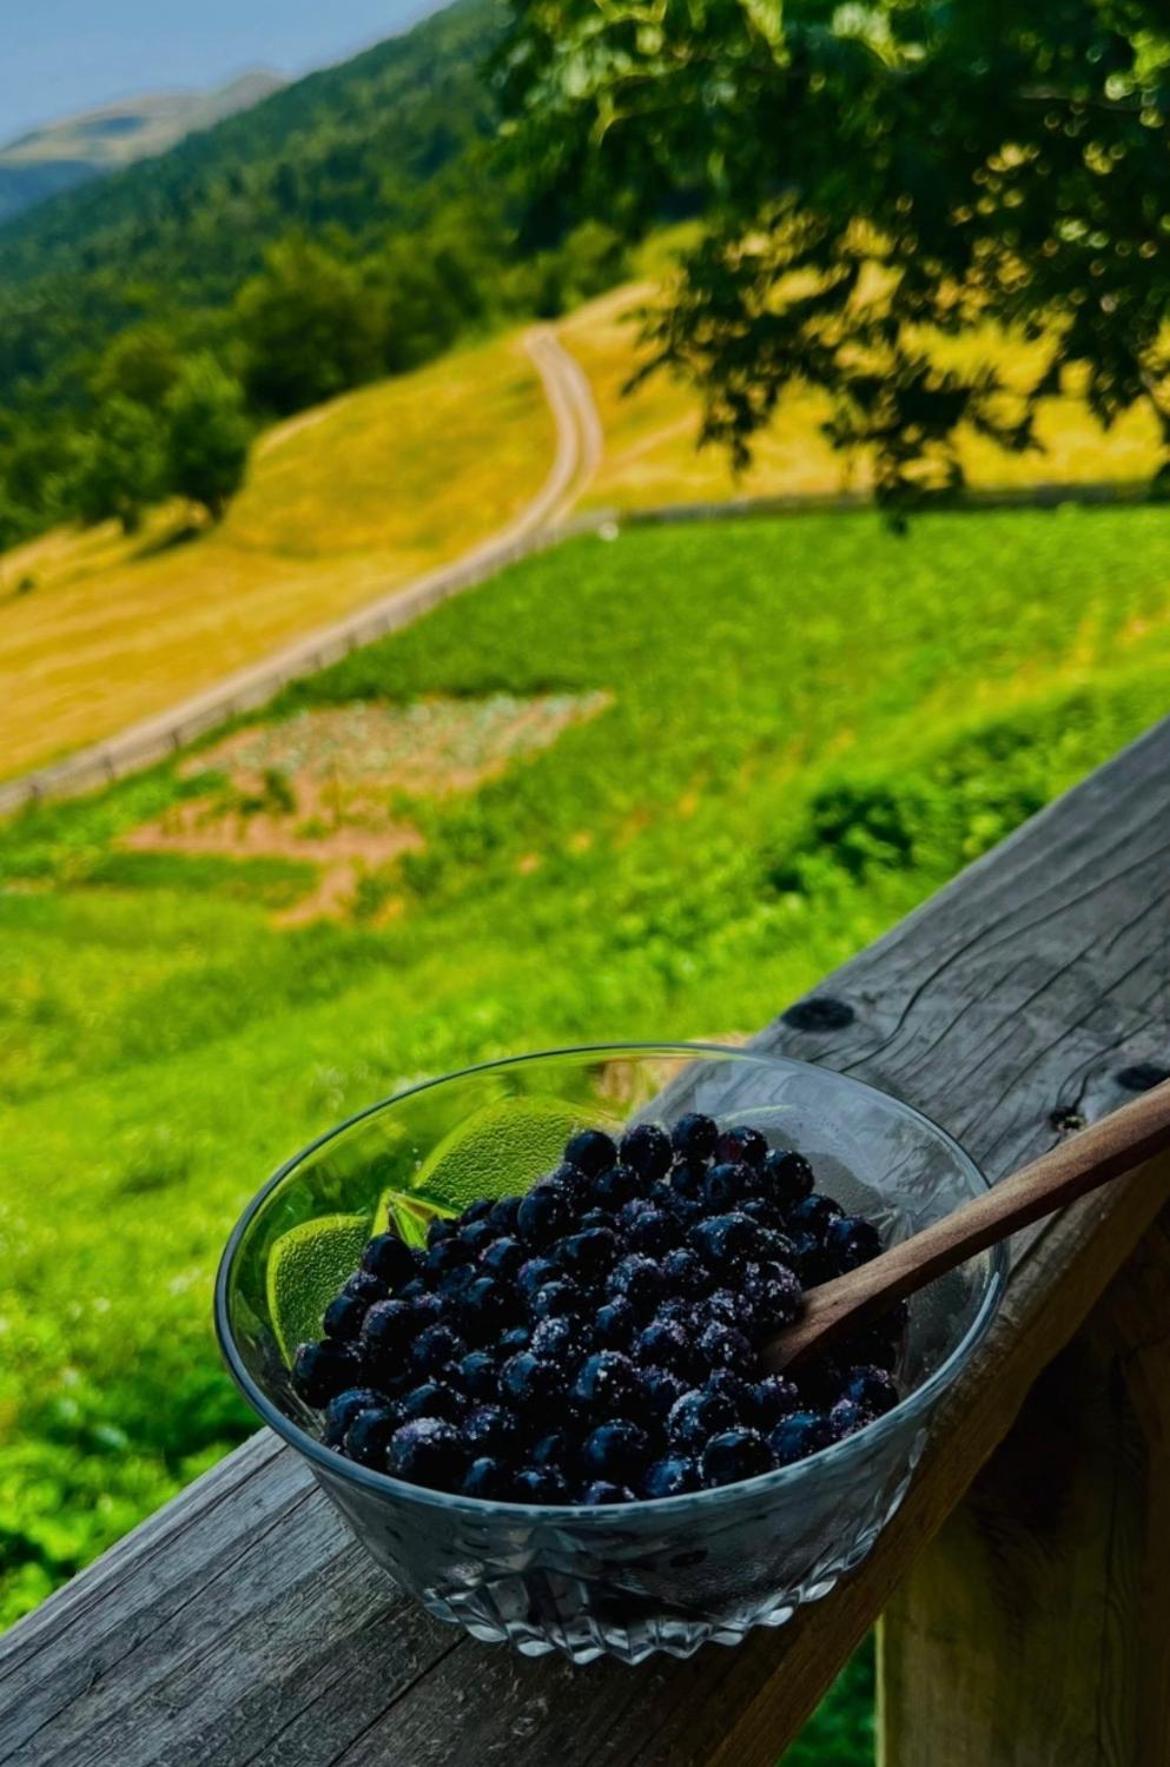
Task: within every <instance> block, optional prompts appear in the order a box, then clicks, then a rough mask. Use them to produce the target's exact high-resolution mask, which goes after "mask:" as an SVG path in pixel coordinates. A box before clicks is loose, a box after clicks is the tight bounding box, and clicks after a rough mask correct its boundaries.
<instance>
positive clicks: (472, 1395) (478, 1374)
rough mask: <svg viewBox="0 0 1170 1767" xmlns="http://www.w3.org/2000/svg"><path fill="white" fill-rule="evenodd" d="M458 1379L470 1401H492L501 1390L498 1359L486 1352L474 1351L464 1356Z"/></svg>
mask: <svg viewBox="0 0 1170 1767" xmlns="http://www.w3.org/2000/svg"><path fill="white" fill-rule="evenodd" d="M457 1379H458V1383H459V1385H460V1386H461V1387H462V1388H463V1391H464V1392H465V1393H466V1394H467V1396H468V1398H469V1399H487V1400H491V1399H494V1398H495V1397H496V1395H497V1393H498V1392H499V1390H500V1380H499V1374H498V1372H497V1368H496V1359H495V1357H494V1356H492V1355H489V1353H488V1352H487V1351H486V1350H472V1351H471V1352H470V1353H469V1354H468V1355H466V1356H464V1358H463V1360H462V1361H461V1362H460V1364H459V1367H458V1370H457Z"/></svg>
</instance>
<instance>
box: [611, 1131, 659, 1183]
mask: <svg viewBox="0 0 1170 1767" xmlns="http://www.w3.org/2000/svg"><path fill="white" fill-rule="evenodd" d="M618 1153H619V1157H620V1159H621V1162H622V1164H623V1165H624V1166H629V1167H630V1169H631V1170H632V1171H634V1172H637V1174H638V1176H639V1177H640V1178H651V1179H653V1178H664V1177H665V1176H666V1174H667V1172H668V1171H669V1170H670V1158H671V1149H670V1137H669V1135H667V1133H666V1131H665V1129H660V1128H659V1126H658V1124H657V1123H635V1125H634V1127H633V1128H632V1129H627V1130H626V1132H625V1134H624V1135H623V1136H622V1140H621V1146H620V1148H619V1149H618Z"/></svg>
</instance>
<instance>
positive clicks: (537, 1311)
mask: <svg viewBox="0 0 1170 1767" xmlns="http://www.w3.org/2000/svg"><path fill="white" fill-rule="evenodd" d="M529 1305H530V1308H531V1312H532V1317H533V1319H564V1318H576V1317H577V1316H578V1315H579V1314H580V1313H581V1311H582V1309H583V1308H584V1305H585V1297H584V1295H583V1294H582V1293H581V1290H580V1289H579V1288H578V1287H577V1284H576V1283H575V1282H569V1281H567V1280H561V1281H557V1282H546V1283H545V1285H544V1287H543V1288H538V1289H537V1291H536V1293H535V1294H534V1295H533V1297H532V1300H531V1302H530V1303H529Z"/></svg>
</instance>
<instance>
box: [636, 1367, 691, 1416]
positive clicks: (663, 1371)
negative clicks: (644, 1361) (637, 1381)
mask: <svg viewBox="0 0 1170 1767" xmlns="http://www.w3.org/2000/svg"><path fill="white" fill-rule="evenodd" d="M642 1384H643V1387H644V1389H645V1393H646V1403H647V1405H648V1406H649V1408H650V1411H651V1413H652V1415H653V1416H654V1417H655V1418H656V1419H657V1420H658V1422H659V1423H665V1422H666V1419H667V1417H668V1416H669V1415H670V1412H671V1409H672V1407H673V1406H675V1405H677V1404H678V1401H679V1400H680V1399H681V1398H682V1396H683V1394H684V1393H685V1392H686V1391H687V1390H688V1388H687V1383H686V1381H685V1380H684V1379H683V1378H682V1376H681V1375H677V1374H673V1373H672V1372H671V1370H670V1369H669V1368H644V1369H643V1370H642Z"/></svg>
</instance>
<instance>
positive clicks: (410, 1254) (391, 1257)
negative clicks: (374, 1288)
mask: <svg viewBox="0 0 1170 1767" xmlns="http://www.w3.org/2000/svg"><path fill="white" fill-rule="evenodd" d="M420 1261H421V1260H420V1259H419V1257H418V1255H417V1254H416V1253H415V1252H414V1251H413V1250H412V1249H411V1247H410V1246H408V1245H407V1244H406V1241H405V1240H402V1239H399V1237H398V1235H397V1234H396V1233H377V1234H375V1235H374V1237H373V1239H371V1240H370V1242H369V1244H368V1245H367V1246H366V1249H365V1251H364V1252H363V1253H362V1269H363V1270H367V1271H368V1272H369V1274H370V1275H371V1276H376V1277H377V1278H378V1280H379V1281H380V1282H384V1283H386V1284H387V1285H388V1286H389V1287H390V1288H391V1289H396V1288H401V1286H402V1284H403V1283H404V1282H409V1281H410V1279H411V1277H412V1276H415V1275H417V1274H418V1268H419V1264H420Z"/></svg>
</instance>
